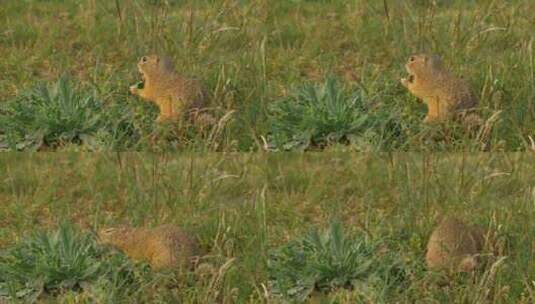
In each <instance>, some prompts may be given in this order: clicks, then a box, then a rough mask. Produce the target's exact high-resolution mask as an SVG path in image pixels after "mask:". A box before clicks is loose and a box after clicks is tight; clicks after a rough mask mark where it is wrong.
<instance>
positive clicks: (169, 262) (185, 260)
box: [98, 225, 199, 270]
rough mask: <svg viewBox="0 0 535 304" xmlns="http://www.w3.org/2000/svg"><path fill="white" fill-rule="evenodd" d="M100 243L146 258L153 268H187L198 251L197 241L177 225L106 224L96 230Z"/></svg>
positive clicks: (130, 256)
mask: <svg viewBox="0 0 535 304" xmlns="http://www.w3.org/2000/svg"><path fill="white" fill-rule="evenodd" d="M98 239H99V243H100V244H102V245H111V246H113V247H116V248H117V249H120V250H121V251H123V252H124V253H125V254H126V255H127V256H128V257H129V258H131V259H133V260H137V261H145V262H147V263H149V264H150V265H151V267H152V268H154V269H156V270H159V269H164V268H171V269H188V268H190V267H191V266H192V265H193V264H192V260H194V258H195V257H197V256H198V254H199V249H198V244H197V242H196V241H195V240H194V239H193V238H191V237H190V236H189V235H188V234H187V233H185V232H184V231H182V230H181V229H180V228H179V227H176V226H173V225H162V226H158V227H155V228H152V229H150V228H131V227H119V228H106V229H102V230H100V231H99V232H98Z"/></svg>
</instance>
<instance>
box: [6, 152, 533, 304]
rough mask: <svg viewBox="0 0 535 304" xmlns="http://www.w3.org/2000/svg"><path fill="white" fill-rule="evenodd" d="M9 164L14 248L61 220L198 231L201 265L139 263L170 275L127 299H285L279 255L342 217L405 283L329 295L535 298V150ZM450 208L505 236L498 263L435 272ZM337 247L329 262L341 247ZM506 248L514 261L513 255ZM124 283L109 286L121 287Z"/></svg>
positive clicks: (67, 158) (83, 158)
mask: <svg viewBox="0 0 535 304" xmlns="http://www.w3.org/2000/svg"><path fill="white" fill-rule="evenodd" d="M0 172H2V181H1V183H0V205H1V206H2V208H0V248H2V250H6V249H9V248H12V247H13V246H16V244H18V243H20V242H24V241H25V240H26V236H28V235H31V232H32V231H36V230H49V231H53V230H55V229H56V227H57V225H58V223H62V222H72V223H74V224H75V225H76V226H77V227H80V229H81V230H82V231H87V230H88V229H89V228H92V229H98V228H99V227H105V226H113V225H119V224H131V225H134V226H153V225H158V224H162V223H175V224H179V225H181V226H183V227H184V229H186V230H187V231H191V232H192V233H193V234H194V235H195V237H197V238H198V240H199V242H200V244H201V247H202V249H203V251H204V252H205V253H206V256H205V257H203V259H202V262H203V263H204V264H205V266H203V267H202V269H201V270H198V271H196V272H194V273H185V274H181V275H177V276H175V275H169V274H160V273H153V274H148V273H147V274H140V276H142V277H146V278H151V276H157V277H160V278H161V281H163V283H162V284H163V285H162V284H157V283H154V284H147V285H141V286H140V287H139V288H138V290H137V291H138V292H139V293H138V294H143V295H146V298H144V297H137V296H135V295H127V296H124V297H123V299H124V300H125V301H127V302H129V303H130V302H136V301H137V302H143V301H149V300H150V299H154V298H153V297H157V299H158V301H160V302H162V303H173V302H176V301H177V300H178V299H180V300H181V301H182V302H184V303H199V302H205V303H213V302H221V303H259V302H260V303H262V302H267V300H266V296H267V297H270V298H272V297H274V294H273V290H271V289H270V287H269V286H270V285H269V281H270V272H269V267H268V265H269V264H268V261H269V259H270V254H272V253H273V252H276V251H277V250H278V249H279V248H282V247H283V246H286V245H287V244H288V243H291V242H293V241H295V240H300V239H301V238H302V237H303V235H307V233H308V232H309V231H311V230H314V229H319V231H324V230H325V229H328V227H329V226H330V223H331V221H332V220H333V219H338V221H339V222H340V223H341V224H342V225H343V227H344V235H345V237H344V238H346V239H348V240H356V243H354V245H355V246H357V244H358V242H359V240H360V241H362V242H363V243H362V244H370V248H373V244H384V245H383V246H379V248H378V251H377V252H378V253H382V254H392V255H395V256H396V259H399V261H401V263H402V265H403V269H404V272H405V276H404V280H403V283H402V285H398V284H393V287H394V288H392V289H390V288H383V287H384V286H388V284H387V285H385V284H383V283H381V280H374V279H373V277H374V276H373V275H372V276H370V277H366V276H364V277H363V279H362V284H360V285H359V288H353V289H345V288H341V289H335V290H333V291H331V292H328V293H318V294H316V293H314V294H313V296H314V297H315V298H316V299H318V298H319V300H321V301H324V302H326V303H355V302H358V301H362V302H364V303H378V302H381V301H383V302H384V303H429V302H437V303H532V302H533V301H535V298H533V292H534V291H533V285H532V283H531V282H532V281H533V280H534V279H535V271H534V269H533V267H532V264H533V259H534V258H535V256H534V253H533V251H532V250H531V249H530V248H531V247H530V246H531V245H530V244H532V243H533V242H534V241H535V239H534V235H535V233H534V231H535V225H534V224H533V220H532V219H533V217H534V216H535V214H534V211H533V210H534V209H533V204H535V190H534V187H535V158H534V157H533V156H532V155H529V154H508V153H500V154H498V153H491V154H483V153H482V154H474V153H471V154H430V155H421V154H410V153H398V154H354V155H350V154H345V153H335V152H331V153H308V154H293V153H287V154H284V155H279V154H270V155H259V154H252V155H247V154H243V155H232V154H203V155H188V154H182V155H169V154H161V155H159V154H138V153H124V154H101V153H96V154H75V153H56V154H14V153H13V154H11V153H7V154H3V155H2V156H1V157H0ZM444 214H455V215H457V216H459V217H462V218H464V219H465V220H466V221H467V222H469V223H473V224H479V225H482V226H483V227H485V229H488V230H489V231H490V232H491V234H492V236H493V239H494V240H495V241H494V242H493V243H492V244H490V245H489V247H488V248H487V249H486V250H485V254H491V253H494V255H492V254H491V255H490V256H488V259H489V261H490V262H489V265H488V266H487V268H484V269H482V270H480V271H478V272H476V273H474V274H466V275H462V274H459V275H453V276H448V275H446V274H441V273H434V272H429V271H427V270H426V268H425V264H424V254H425V246H426V242H427V239H428V237H429V235H430V233H431V231H432V229H433V227H434V225H435V224H436V222H437V221H438V220H439V218H440V217H441V216H442V215H444ZM344 248H347V247H344ZM365 248H368V247H365ZM326 252H327V254H326V255H325V256H324V257H326V260H328V259H329V257H331V258H332V256H333V255H331V253H329V251H326ZM356 252H359V253H362V252H365V251H356ZM376 257H377V258H380V255H377V256H376ZM501 257H506V258H505V260H503V261H502V262H500V260H499V259H500V258H501ZM382 265H384V266H385V267H387V266H388V265H391V264H389V263H386V262H385V263H383V264H382ZM492 265H494V267H492ZM370 269H372V270H377V268H375V267H373V268H370ZM377 271H379V270H377ZM367 273H373V271H370V272H367ZM161 281H159V282H161ZM177 286H178V287H177ZM399 287H402V288H399ZM120 289H121V288H119V287H116V288H111V290H110V289H108V293H110V294H113V292H117V293H119V294H121V293H120ZM99 294H101V295H105V294H107V293H106V292H100V293H99ZM76 296H77V294H76V293H74V294H72V293H68V294H67V295H64V297H63V298H60V300H62V301H63V303H73V302H68V301H71V300H72V299H71V298H69V297H76ZM78 296H79V295H78ZM79 297H81V296H79ZM67 298H69V299H71V300H69V299H67ZM82 300H83V299H81V298H79V303H85V302H83V301H82ZM58 301H59V300H58ZM60 302H61V301H60ZM103 302H104V303H109V302H106V301H104V300H103ZM149 302H150V301H149ZM145 303H146V302H145Z"/></svg>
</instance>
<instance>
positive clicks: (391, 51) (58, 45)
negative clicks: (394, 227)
mask: <svg viewBox="0 0 535 304" xmlns="http://www.w3.org/2000/svg"><path fill="white" fill-rule="evenodd" d="M385 4H386V6H385ZM534 12H535V3H534V2H533V1H531V0H514V1H505V0H497V1H464V0H463V1H461V0H457V1H417V0H412V1H364V0H355V1H341V0H331V1H319V0H318V1H313V0H310V1H307V0H288V1H286V0H276V1H271V0H270V1H267V0H251V1H238V0H219V1H206V0H184V1H172V0H169V1H163V0H162V1H160V0H130V1H96V0H84V1H37V0H25V1H19V0H3V1H2V3H1V5H0V28H2V30H1V31H0V54H1V55H2V60H1V61H0V75H1V78H0V103H1V102H3V101H9V100H12V99H14V98H16V97H17V96H19V95H20V94H21V93H22V92H24V91H25V90H27V89H28V88H31V87H32V86H34V85H35V84H36V83H38V82H41V81H45V82H51V83H53V82H55V81H56V80H57V79H58V78H59V77H60V76H61V75H64V74H67V75H70V76H71V78H73V79H74V81H75V83H76V85H77V87H80V88H84V89H87V90H90V91H91V92H93V93H94V94H96V95H97V96H98V98H100V99H101V100H103V101H104V102H105V104H106V105H107V106H109V107H112V106H115V107H116V108H115V109H116V110H117V107H118V109H119V110H118V111H117V112H118V113H122V112H127V111H132V112H133V113H135V115H134V116H133V117H134V124H136V125H141V127H139V129H140V130H141V131H140V132H141V135H140V138H139V139H136V142H135V143H131V142H130V143H129V144H128V145H126V144H125V143H123V142H121V143H112V144H109V146H106V147H103V148H102V149H103V150H109V149H112V150H116V149H119V150H125V149H128V150H131V149H135V150H146V149H153V148H154V144H153V143H151V142H150V133H151V125H152V123H151V119H152V118H153V117H154V108H153V107H150V106H147V105H146V103H142V102H141V101H140V100H139V99H137V98H135V97H133V96H131V95H129V94H128V90H127V88H128V86H129V85H131V84H133V83H135V82H136V81H138V80H139V76H138V75H137V71H136V62H137V60H138V58H139V57H140V56H142V55H144V54H148V53H161V54H168V55H170V56H171V57H172V58H173V59H174V60H175V64H176V66H177V67H178V69H179V71H180V72H181V73H184V74H186V75H196V76H199V77H201V78H202V79H204V80H205V81H206V83H207V85H208V87H209V89H210V90H211V91H212V92H213V94H214V96H215V99H214V100H215V103H216V106H217V107H219V109H220V110H221V112H223V113H227V112H229V111H232V110H234V111H236V112H235V113H234V115H233V116H232V120H231V121H230V122H228V123H227V124H226V125H225V129H224V131H222V132H221V134H220V135H219V136H218V139H217V142H218V143H217V148H214V146H215V145H203V144H202V142H203V141H205V140H206V139H204V138H201V137H200V136H199V137H195V136H193V139H191V138H190V141H191V142H188V143H186V144H181V145H179V146H178V148H179V149H180V150H196V151H197V150H206V149H208V150H223V151H249V150H262V149H263V147H264V146H265V144H264V141H263V138H264V139H265V138H267V137H268V136H269V134H270V132H271V129H270V124H269V122H268V119H267V109H268V105H269V104H270V103H272V102H273V101H275V100H278V99H280V98H285V97H286V96H288V94H290V93H291V92H292V90H293V88H294V87H295V86H300V85H302V84H303V83H306V82H318V83H321V82H323V80H324V79H325V77H327V76H328V75H334V76H336V77H337V78H338V79H339V80H340V81H342V82H343V84H344V85H345V86H346V87H347V88H348V89H350V90H357V89H360V90H364V91H365V92H366V95H367V99H368V100H369V102H370V103H371V104H372V105H373V107H374V108H379V109H383V110H385V111H387V112H392V113H395V115H396V116H397V117H399V119H400V120H401V121H402V122H403V125H402V130H403V135H404V136H405V138H406V139H405V140H404V142H403V144H402V145H401V146H400V147H399V146H398V147H396V148H395V149H400V150H449V151H451V150H468V149H470V150H477V149H481V145H480V144H479V143H474V142H473V141H470V140H468V141H462V142H461V143H451V142H448V141H446V142H447V143H446V144H445V145H436V144H428V143H427V141H426V140H425V138H426V136H425V134H426V133H425V132H426V130H425V129H426V128H425V127H424V126H422V125H421V123H420V122H421V119H422V118H423V116H424V115H425V107H423V106H422V105H421V104H420V103H418V102H417V100H416V98H414V97H412V96H410V94H408V92H407V91H406V90H405V89H404V88H402V86H401V85H400V84H399V79H400V77H402V76H403V75H404V74H405V72H404V69H403V64H404V62H405V61H406V59H407V58H408V56H409V55H410V54H412V53H415V52H421V51H426V52H434V53H438V54H440V55H441V56H442V57H443V59H444V61H445V62H446V63H447V64H448V65H449V66H451V68H452V70H453V71H454V72H455V73H457V74H458V75H463V76H464V77H465V78H466V79H468V80H469V81H470V82H471V83H472V84H473V85H474V88H475V90H476V92H477V93H478V95H479V96H480V97H481V105H480V111H481V113H482V115H483V117H484V118H485V119H486V118H489V117H490V116H491V115H492V114H493V113H495V112H497V111H502V112H501V114H500V115H499V120H498V122H497V123H496V124H495V125H494V129H493V130H492V132H491V133H490V135H489V138H488V139H487V141H488V143H489V144H488V145H485V147H486V149H490V150H507V151H517V150H527V149H530V148H533V147H534V145H535V144H534V143H533V142H532V141H530V138H529V137H530V136H531V138H534V137H535V134H534V130H535V57H534V51H533V42H534V37H535V31H533V20H534V18H535V13H534ZM0 114H1V110H0ZM147 117H149V118H148V120H147ZM111 120H113V118H112V119H111ZM147 121H148V122H147ZM144 122H145V124H144ZM0 132H1V130H0ZM422 134H424V135H422ZM0 135H1V134H0ZM534 139H535V138H534ZM123 140H124V139H123ZM199 142H201V144H198V143H199ZM206 147H208V148H206ZM63 148H64V149H80V148H78V147H70V146H67V147H63ZM168 148H169V147H163V148H162V149H168ZM81 149H84V147H82V148H81ZM102 149H101V150H102ZM349 149H351V147H349ZM389 150H390V149H389Z"/></svg>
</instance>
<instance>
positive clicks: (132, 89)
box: [128, 85, 137, 95]
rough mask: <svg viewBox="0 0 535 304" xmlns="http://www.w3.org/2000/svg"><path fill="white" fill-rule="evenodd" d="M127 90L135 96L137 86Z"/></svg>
mask: <svg viewBox="0 0 535 304" xmlns="http://www.w3.org/2000/svg"><path fill="white" fill-rule="evenodd" d="M128 90H129V91H130V93H132V94H134V95H137V85H131V86H130V87H129V88H128Z"/></svg>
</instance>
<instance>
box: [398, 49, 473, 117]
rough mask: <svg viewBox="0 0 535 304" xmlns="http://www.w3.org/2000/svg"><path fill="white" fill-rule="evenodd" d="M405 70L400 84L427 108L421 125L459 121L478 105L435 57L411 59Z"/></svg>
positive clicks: (418, 56) (465, 84)
mask: <svg viewBox="0 0 535 304" xmlns="http://www.w3.org/2000/svg"><path fill="white" fill-rule="evenodd" d="M405 68H406V70H407V72H408V73H409V77H408V78H402V79H401V83H402V84H403V86H405V87H406V88H407V89H408V90H409V91H410V92H411V93H412V94H413V95H414V96H416V97H418V98H420V99H422V100H423V102H424V103H425V104H426V105H427V108H428V112H427V116H426V117H425V119H424V122H442V121H446V120H449V119H452V118H459V117H460V118H462V117H464V116H465V114H466V113H467V112H468V111H470V110H472V109H474V108H475V107H476V106H477V104H478V102H479V101H478V98H477V97H476V96H475V95H474V94H473V92H472V91H471V89H470V87H469V85H468V84H467V83H466V82H465V81H464V80H462V79H461V78H458V77H456V76H454V75H453V74H451V73H449V72H448V71H447V70H446V69H445V68H444V66H443V64H442V61H441V60H440V58H439V57H437V56H436V55H428V54H419V55H413V56H411V57H409V60H408V62H407V64H406V65H405Z"/></svg>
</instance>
